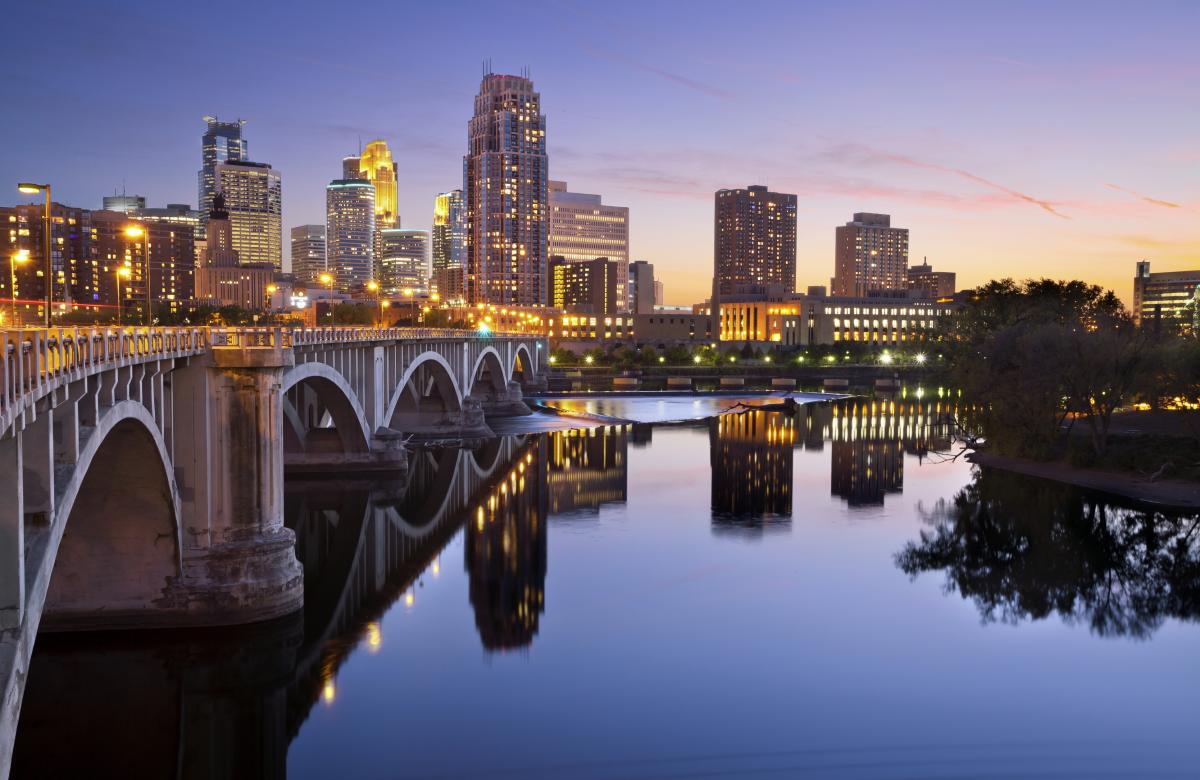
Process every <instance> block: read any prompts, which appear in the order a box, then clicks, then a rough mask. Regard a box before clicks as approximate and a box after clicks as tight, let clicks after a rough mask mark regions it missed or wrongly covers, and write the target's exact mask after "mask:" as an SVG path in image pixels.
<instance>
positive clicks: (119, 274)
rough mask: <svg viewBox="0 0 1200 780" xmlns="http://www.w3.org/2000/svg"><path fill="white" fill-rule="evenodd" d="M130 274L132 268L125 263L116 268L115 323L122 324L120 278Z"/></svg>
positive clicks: (125, 277) (126, 277)
mask: <svg viewBox="0 0 1200 780" xmlns="http://www.w3.org/2000/svg"><path fill="white" fill-rule="evenodd" d="M132 274H133V269H132V268H130V267H129V266H127V265H123V266H121V267H120V268H118V269H117V325H123V324H124V321H123V320H122V318H121V280H122V279H128V278H129V277H130V276H131V275H132Z"/></svg>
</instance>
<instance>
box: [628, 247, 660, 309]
mask: <svg viewBox="0 0 1200 780" xmlns="http://www.w3.org/2000/svg"><path fill="white" fill-rule="evenodd" d="M629 301H630V303H631V304H632V305H631V306H630V310H631V311H633V313H634V314H651V313H653V312H654V304H655V303H656V302H657V301H656V300H655V283H654V265H653V264H651V263H647V262H646V261H645V260H638V261H636V262H633V263H630V264H629Z"/></svg>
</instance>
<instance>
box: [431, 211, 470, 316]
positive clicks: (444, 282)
mask: <svg viewBox="0 0 1200 780" xmlns="http://www.w3.org/2000/svg"><path fill="white" fill-rule="evenodd" d="M466 233H467V227H466V212H465V210H464V207H463V194H462V190H451V191H450V192H443V193H441V194H440V195H438V196H437V200H435V201H434V204H433V236H432V239H433V263H432V265H433V277H432V280H431V281H432V284H431V287H432V289H433V291H434V292H437V293H438V294H439V295H440V296H441V299H442V300H443V301H457V300H463V298H464V297H465V293H466V290H465V288H464V287H463V265H464V263H465V261H466V242H467V235H466Z"/></svg>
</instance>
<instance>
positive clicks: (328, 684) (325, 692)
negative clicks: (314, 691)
mask: <svg viewBox="0 0 1200 780" xmlns="http://www.w3.org/2000/svg"><path fill="white" fill-rule="evenodd" d="M336 697H337V688H336V687H335V686H334V684H333V680H332V679H330V680H326V681H325V687H324V688H322V689H321V698H322V699H324V700H325V703H326V704H333V700H334V699H335V698H336Z"/></svg>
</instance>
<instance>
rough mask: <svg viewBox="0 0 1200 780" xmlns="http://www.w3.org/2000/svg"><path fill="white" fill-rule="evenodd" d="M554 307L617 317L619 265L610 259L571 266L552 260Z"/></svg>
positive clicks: (552, 301)
mask: <svg viewBox="0 0 1200 780" xmlns="http://www.w3.org/2000/svg"><path fill="white" fill-rule="evenodd" d="M550 286H551V291H550V304H551V305H552V306H555V307H557V308H560V309H570V310H571V311H575V312H581V313H587V314H614V313H615V312H616V311H617V304H618V303H622V304H623V303H624V301H623V300H619V299H618V296H617V264H616V263H614V262H613V261H611V260H609V259H608V258H606V257H597V258H595V259H592V260H582V261H577V262H574V263H571V262H567V261H566V260H564V259H563V258H561V257H557V256H556V257H552V258H550Z"/></svg>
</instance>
